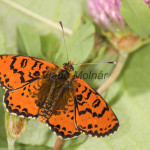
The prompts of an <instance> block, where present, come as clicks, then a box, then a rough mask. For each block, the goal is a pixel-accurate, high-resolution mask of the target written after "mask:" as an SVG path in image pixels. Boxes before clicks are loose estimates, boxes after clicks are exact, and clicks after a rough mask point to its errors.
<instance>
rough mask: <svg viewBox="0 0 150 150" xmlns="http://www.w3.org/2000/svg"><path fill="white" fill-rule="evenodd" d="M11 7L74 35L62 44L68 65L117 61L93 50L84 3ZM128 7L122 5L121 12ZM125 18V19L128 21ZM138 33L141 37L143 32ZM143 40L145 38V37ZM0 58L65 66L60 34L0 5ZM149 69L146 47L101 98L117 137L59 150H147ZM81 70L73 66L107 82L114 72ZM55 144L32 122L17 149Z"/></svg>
mask: <svg viewBox="0 0 150 150" xmlns="http://www.w3.org/2000/svg"><path fill="white" fill-rule="evenodd" d="M132 1H133V0H132ZM13 2H16V4H19V5H21V6H22V7H25V8H27V9H28V10H30V11H32V12H34V13H35V14H38V15H39V16H41V17H44V18H47V19H49V20H52V21H54V22H55V23H56V24H58V20H62V22H63V24H64V27H66V28H68V29H70V30H71V31H72V32H73V34H72V35H71V34H68V35H66V36H65V39H66V45H67V49H68V54H69V59H70V60H72V61H75V63H82V62H105V61H114V60H117V59H118V54H117V52H115V51H113V50H110V51H107V50H106V49H105V45H101V47H99V48H95V49H94V48H93V46H94V33H95V26H94V25H93V23H92V21H91V19H90V17H89V16H88V14H87V3H86V0H72V1H66V0H43V1H41V0H22V1H20V0H13ZM126 5H127V4H126V3H125V2H124V7H126ZM122 13H124V14H123V15H124V16H125V15H127V12H126V11H122ZM137 13H138V12H137ZM149 14H150V12H149ZM149 14H148V15H149ZM133 17H134V16H133ZM139 17H140V14H139ZM126 18H127V19H128V17H126ZM130 20H131V19H130ZM58 25H59V24H58ZM131 26H132V24H131ZM137 30H138V29H137ZM139 30H141V29H139ZM149 31H150V28H149ZM139 33H143V32H142V30H141V31H140V32H139ZM145 34H146V33H145ZM145 34H144V35H145ZM147 36H148V37H149V33H147ZM0 53H1V54H23V55H29V56H34V57H38V58H42V59H45V60H47V61H50V62H53V63H55V64H58V65H60V66H61V65H62V64H63V63H64V62H66V61H67V59H66V52H65V48H64V43H63V40H62V32H61V31H59V30H58V29H56V28H54V27H52V26H49V25H47V24H46V23H45V22H44V21H43V22H41V21H38V20H36V19H35V18H33V17H32V16H30V15H29V14H28V13H22V12H21V11H19V10H17V9H16V8H15V7H14V6H10V3H9V1H8V3H4V2H3V0H1V1H0ZM149 65H150V44H147V45H145V46H142V47H140V48H139V49H138V50H136V51H135V52H133V53H132V54H130V55H129V57H128V59H127V61H126V64H125V66H124V68H123V70H122V71H121V74H120V76H119V78H118V79H117V80H116V81H115V82H114V83H113V84H112V85H111V86H110V87H109V88H108V89H107V90H106V91H105V92H104V93H102V96H103V97H104V98H105V100H106V101H107V102H108V104H109V105H110V106H111V107H112V109H113V111H114V112H115V114H116V116H117V117H118V119H119V122H120V128H119V130H118V131H117V132H116V133H115V134H113V135H110V136H108V137H105V138H93V137H88V136H86V135H82V136H80V137H78V138H75V139H70V140H67V141H65V142H64V145H63V149H64V150H76V149H77V150H84V149H86V150H91V149H102V150H113V149H114V150H148V149H150V100H149V99H150V69H149ZM79 67H80V66H77V67H75V69H76V70H78V69H79V70H80V71H81V70H83V71H84V72H87V73H88V72H90V71H92V72H96V73H100V72H101V71H102V72H103V73H108V76H110V75H111V72H112V70H113V68H114V67H115V66H114V65H110V64H99V65H92V66H91V65H88V66H84V67H80V68H79ZM106 80H107V78H106V79H105V80H104V79H102V80H99V79H95V80H86V81H87V82H88V83H89V84H91V85H92V86H93V88H95V89H97V88H98V87H100V85H102V83H104V82H105V81H106ZM0 97H1V98H0V115H1V117H0V149H3V150H6V149H7V139H6V133H5V129H4V128H5V127H4V112H5V111H4V107H3V102H2V94H0ZM56 138H57V136H56V135H55V134H53V133H52V132H51V131H50V129H49V128H48V127H47V126H45V125H44V124H43V123H40V122H39V121H38V120H30V121H29V122H28V125H27V127H26V130H25V132H24V133H23V134H22V135H21V136H20V137H19V138H18V139H17V141H16V144H15V149H16V150H30V149H32V150H34V149H36V150H37V149H39V150H44V149H52V148H53V147H54V144H55V141H56Z"/></svg>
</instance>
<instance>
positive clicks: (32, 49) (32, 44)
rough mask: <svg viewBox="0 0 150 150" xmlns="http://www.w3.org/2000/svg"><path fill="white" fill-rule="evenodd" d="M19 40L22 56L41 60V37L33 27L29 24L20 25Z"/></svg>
mask: <svg viewBox="0 0 150 150" xmlns="http://www.w3.org/2000/svg"><path fill="white" fill-rule="evenodd" d="M17 38H18V48H19V52H20V54H22V55H29V56H34V57H38V58H41V56H42V53H41V43H40V37H39V34H38V33H36V32H35V31H34V29H33V28H32V27H31V26H29V25H27V24H21V25H19V26H18V37H17Z"/></svg>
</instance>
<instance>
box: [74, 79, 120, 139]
mask: <svg viewBox="0 0 150 150" xmlns="http://www.w3.org/2000/svg"><path fill="white" fill-rule="evenodd" d="M76 85H77V87H76V99H75V124H76V126H77V128H78V130H79V131H82V132H84V133H85V134H88V135H92V136H97V137H101V136H102V137H103V136H105V135H109V134H111V133H113V132H114V131H116V130H117V129H118V126H119V122H118V119H117V117H116V116H115V114H114V113H113V111H112V110H111V108H110V107H109V106H108V104H107V103H106V102H105V100H104V99H103V98H102V97H101V96H100V95H99V94H98V93H97V92H96V91H95V90H93V89H92V88H91V87H90V86H89V85H88V84H87V83H86V82H85V81H83V80H82V79H80V78H76Z"/></svg>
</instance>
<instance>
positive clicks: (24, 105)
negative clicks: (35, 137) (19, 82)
mask: <svg viewBox="0 0 150 150" xmlns="http://www.w3.org/2000/svg"><path fill="white" fill-rule="evenodd" d="M41 82H42V79H38V80H35V81H33V82H32V83H30V84H27V85H25V86H23V87H22V88H19V89H17V90H7V91H6V93H5V97H4V104H5V106H6V109H7V110H8V111H9V112H10V113H13V114H16V115H17V116H22V117H25V118H33V117H37V116H38V110H39V107H38V105H37V104H36V102H37V101H38V97H37V93H38V91H39V87H40V86H41Z"/></svg>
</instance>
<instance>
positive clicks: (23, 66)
mask: <svg viewBox="0 0 150 150" xmlns="http://www.w3.org/2000/svg"><path fill="white" fill-rule="evenodd" d="M27 62H28V61H27V59H23V60H22V61H21V68H25V67H26V65H27Z"/></svg>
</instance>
